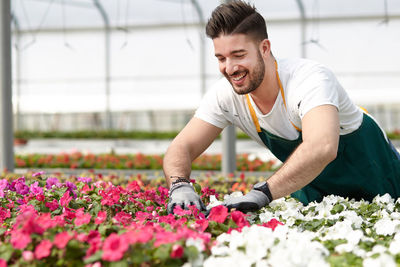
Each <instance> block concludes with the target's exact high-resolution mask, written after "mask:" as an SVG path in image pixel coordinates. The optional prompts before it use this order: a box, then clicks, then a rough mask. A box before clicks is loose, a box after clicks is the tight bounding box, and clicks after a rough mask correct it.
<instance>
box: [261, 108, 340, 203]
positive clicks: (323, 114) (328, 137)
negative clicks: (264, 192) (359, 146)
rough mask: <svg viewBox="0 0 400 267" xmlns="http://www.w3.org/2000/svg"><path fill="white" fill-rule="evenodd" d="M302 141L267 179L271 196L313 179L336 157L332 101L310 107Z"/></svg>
mask: <svg viewBox="0 0 400 267" xmlns="http://www.w3.org/2000/svg"><path fill="white" fill-rule="evenodd" d="M302 133H303V142H302V143H301V144H300V145H299V146H298V147H297V148H296V150H295V151H294V152H293V153H292V155H291V156H290V157H289V158H288V159H287V160H286V161H285V162H284V164H283V165H282V167H281V168H280V169H279V170H278V171H277V172H276V173H274V174H273V175H272V176H271V177H270V178H269V179H268V186H269V189H270V191H271V194H272V197H273V199H277V198H280V197H284V196H287V195H288V194H291V193H293V192H295V191H297V190H299V189H301V188H303V187H304V186H306V185H307V184H309V183H310V182H311V181H312V180H314V179H315V178H316V177H317V176H318V175H319V174H320V173H321V172H322V171H323V169H324V168H325V167H326V166H327V165H328V164H329V163H330V162H331V161H333V160H334V159H335V158H336V155H337V149H338V145H339V113H338V110H337V108H336V107H335V106H333V105H322V106H318V107H315V108H313V109H312V110H310V111H309V112H307V114H306V115H305V116H304V117H303V119H302Z"/></svg>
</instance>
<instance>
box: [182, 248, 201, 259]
mask: <svg viewBox="0 0 400 267" xmlns="http://www.w3.org/2000/svg"><path fill="white" fill-rule="evenodd" d="M184 255H185V256H186V257H188V258H189V259H192V260H194V259H197V257H198V256H199V251H198V250H197V248H196V247H195V246H188V247H186V248H185V251H184Z"/></svg>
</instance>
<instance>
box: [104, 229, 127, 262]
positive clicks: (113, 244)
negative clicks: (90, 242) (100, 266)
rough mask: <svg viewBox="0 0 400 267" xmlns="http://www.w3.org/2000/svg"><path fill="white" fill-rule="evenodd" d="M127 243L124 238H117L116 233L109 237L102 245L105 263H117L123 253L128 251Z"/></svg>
mask: <svg viewBox="0 0 400 267" xmlns="http://www.w3.org/2000/svg"><path fill="white" fill-rule="evenodd" d="M128 247H129V245H128V242H126V240H125V237H124V236H118V235H117V234H116V233H112V234H111V235H109V236H108V237H107V238H106V240H105V241H104V244H103V256H102V257H101V258H102V259H103V260H105V261H119V260H120V259H121V258H122V257H123V256H124V253H125V251H127V250H128Z"/></svg>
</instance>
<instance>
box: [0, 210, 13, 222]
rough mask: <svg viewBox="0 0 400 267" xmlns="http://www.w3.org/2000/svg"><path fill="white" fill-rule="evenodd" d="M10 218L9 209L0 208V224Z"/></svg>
mask: <svg viewBox="0 0 400 267" xmlns="http://www.w3.org/2000/svg"><path fill="white" fill-rule="evenodd" d="M10 217H11V212H10V210H9V209H5V208H3V207H0V223H3V222H4V220H6V219H7V218H10Z"/></svg>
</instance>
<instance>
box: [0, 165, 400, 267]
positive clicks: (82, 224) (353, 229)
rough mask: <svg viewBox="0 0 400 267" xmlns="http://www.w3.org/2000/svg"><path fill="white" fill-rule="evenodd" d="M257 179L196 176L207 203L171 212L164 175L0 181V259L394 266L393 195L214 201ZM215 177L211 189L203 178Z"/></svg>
mask: <svg viewBox="0 0 400 267" xmlns="http://www.w3.org/2000/svg"><path fill="white" fill-rule="evenodd" d="M256 180H257V179H256V178H254V177H248V178H245V177H244V176H242V177H239V178H224V177H220V178H219V179H215V181H211V178H209V179H204V182H203V181H199V183H200V184H195V189H196V190H197V191H198V193H199V194H201V196H202V199H203V201H204V202H205V204H206V205H208V207H209V208H212V209H211V212H210V215H209V216H208V217H207V218H205V216H204V214H203V213H200V212H198V211H197V210H196V209H195V207H192V208H191V209H190V210H182V209H180V208H176V215H168V214H167V212H166V202H167V201H168V190H167V189H166V188H165V187H163V186H162V185H163V180H162V179H161V178H160V179H156V180H146V179H145V178H143V177H141V176H137V177H131V178H130V179H121V178H119V177H113V176H111V177H110V176H105V177H104V176H101V175H96V174H91V175H90V177H89V176H87V177H86V176H85V177H75V176H71V177H62V176H61V175H58V176H56V175H44V174H43V173H36V174H29V173H28V174H26V175H25V176H24V177H18V176H15V175H7V177H6V178H2V179H1V180H0V202H1V206H0V221H1V228H0V240H1V244H0V258H1V259H0V266H7V264H8V265H16V266H85V265H86V266H182V265H184V266H216V265H217V264H218V266H329V265H331V266H396V263H397V264H398V263H400V231H399V230H400V200H394V199H391V198H390V197H389V196H388V195H385V196H381V197H379V196H378V197H376V198H375V199H374V201H373V202H372V203H368V202H365V201H354V200H347V199H343V198H341V197H335V196H329V197H326V198H324V200H323V201H322V202H321V203H310V204H309V205H308V206H305V207H304V206H303V205H302V204H301V203H299V202H298V201H296V200H294V199H292V198H282V199H278V200H275V201H273V202H272V203H271V204H270V205H269V206H267V207H265V208H263V209H262V210H260V211H259V212H257V213H251V214H247V215H244V214H243V213H241V212H239V211H231V212H228V211H227V209H226V208H225V207H224V206H221V205H220V204H221V200H222V199H223V198H224V197H225V198H229V197H236V196H238V195H241V194H242V192H241V191H235V192H233V193H232V189H234V190H237V189H241V190H242V191H243V192H247V191H248V190H249V186H248V185H249V184H253V182H255V181H256ZM211 183H212V184H213V185H214V186H213V187H214V188H218V193H220V194H219V195H218V194H217V192H215V190H213V189H210V188H209V187H208V186H207V185H208V184H211Z"/></svg>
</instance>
